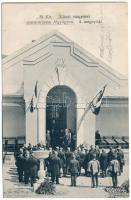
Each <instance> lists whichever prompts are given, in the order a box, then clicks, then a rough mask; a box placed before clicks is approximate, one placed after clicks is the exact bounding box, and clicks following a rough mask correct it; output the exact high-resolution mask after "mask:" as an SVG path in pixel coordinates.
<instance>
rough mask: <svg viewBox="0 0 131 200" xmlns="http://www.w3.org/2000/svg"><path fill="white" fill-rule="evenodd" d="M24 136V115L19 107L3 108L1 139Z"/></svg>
mask: <svg viewBox="0 0 131 200" xmlns="http://www.w3.org/2000/svg"><path fill="white" fill-rule="evenodd" d="M19 136H23V137H24V136H25V115H24V110H23V109H22V108H21V107H20V106H16V107H11V106H6V107H5V106H4V107H3V137H19Z"/></svg>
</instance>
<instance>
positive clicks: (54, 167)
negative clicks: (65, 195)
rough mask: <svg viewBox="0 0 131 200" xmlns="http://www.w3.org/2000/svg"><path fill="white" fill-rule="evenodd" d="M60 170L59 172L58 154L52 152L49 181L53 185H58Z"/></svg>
mask: <svg viewBox="0 0 131 200" xmlns="http://www.w3.org/2000/svg"><path fill="white" fill-rule="evenodd" d="M60 170H61V162H60V158H59V157H58V153H57V152H55V151H53V152H52V158H51V181H52V182H53V183H54V182H56V184H59V177H60Z"/></svg>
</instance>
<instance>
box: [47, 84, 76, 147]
mask: <svg viewBox="0 0 131 200" xmlns="http://www.w3.org/2000/svg"><path fill="white" fill-rule="evenodd" d="M76 104H77V100H76V95H75V93H74V91H73V90H72V89H71V88H69V87H68V86H65V85H62V86H60V85H58V86H55V87H53V88H52V89H51V90H50V91H49V92H48V94H47V97H46V133H47V130H49V131H50V135H51V146H52V147H53V148H55V147H56V146H59V147H60V146H62V147H64V137H65V129H69V130H70V131H71V145H70V146H71V148H72V149H74V148H75V146H76V116H77V113H76Z"/></svg>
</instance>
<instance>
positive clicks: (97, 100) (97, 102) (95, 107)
mask: <svg viewBox="0 0 131 200" xmlns="http://www.w3.org/2000/svg"><path fill="white" fill-rule="evenodd" d="M106 86H107V85H105V86H104V87H103V89H102V90H101V91H100V92H99V93H98V94H97V95H96V96H95V97H94V99H93V100H92V102H91V104H90V108H91V111H92V113H94V114H95V115H98V114H99V112H100V108H101V103H102V97H103V94H104V91H105V88H106Z"/></svg>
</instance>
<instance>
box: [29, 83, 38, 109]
mask: <svg viewBox="0 0 131 200" xmlns="http://www.w3.org/2000/svg"><path fill="white" fill-rule="evenodd" d="M37 84H38V81H36V84H35V88H34V92H33V96H32V98H31V102H30V112H33V111H34V110H35V108H36V104H37Z"/></svg>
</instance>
